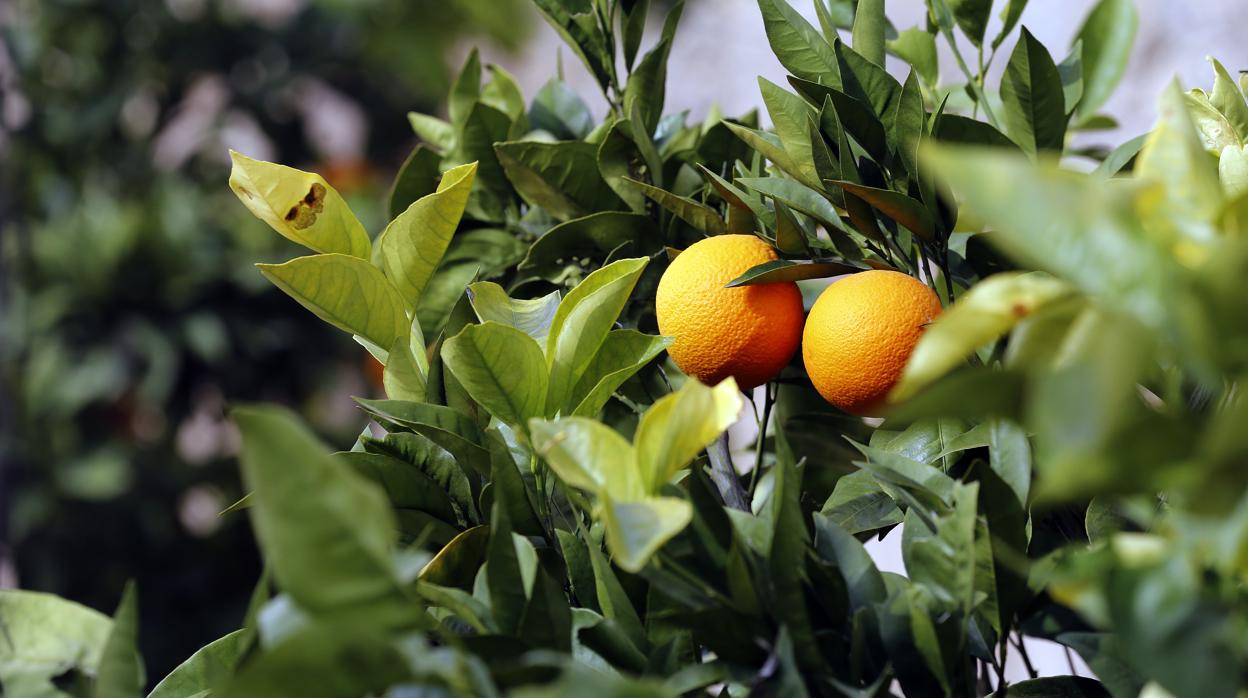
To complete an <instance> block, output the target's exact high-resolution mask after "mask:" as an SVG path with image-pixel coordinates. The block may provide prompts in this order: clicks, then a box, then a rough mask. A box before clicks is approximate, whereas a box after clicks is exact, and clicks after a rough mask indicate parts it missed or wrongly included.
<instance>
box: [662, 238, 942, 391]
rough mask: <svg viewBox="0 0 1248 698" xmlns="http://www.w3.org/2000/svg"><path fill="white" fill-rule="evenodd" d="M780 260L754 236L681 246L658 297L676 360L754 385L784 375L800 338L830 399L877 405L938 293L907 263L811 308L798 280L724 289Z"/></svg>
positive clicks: (702, 372)
mask: <svg viewBox="0 0 1248 698" xmlns="http://www.w3.org/2000/svg"><path fill="white" fill-rule="evenodd" d="M775 259H777V257H776V253H775V251H774V250H773V249H772V247H771V246H770V245H769V244H767V243H766V242H764V241H763V240H761V239H759V238H758V237H755V236H753V235H718V236H715V237H710V238H706V239H704V240H700V241H698V242H696V243H694V244H693V245H690V246H689V248H688V249H686V250H685V251H684V252H682V253H680V255H679V256H677V257H676V259H675V260H673V261H672V263H671V265H670V266H668V268H667V271H666V272H664V274H663V278H662V279H661V280H660V281H659V288H658V294H657V297H656V299H655V310H656V313H657V315H658V320H659V331H660V332H661V333H662V334H665V335H669V336H672V337H675V340H676V341H675V342H674V343H673V344H672V346H671V347H669V349H668V354H669V355H670V356H671V357H672V360H673V361H674V362H675V363H676V365H677V366H679V367H680V369H681V370H682V371H684V372H685V373H686V374H688V375H690V376H693V377H694V378H697V379H698V380H700V381H702V382H703V383H707V384H709V385H714V384H715V383H718V382H719V381H721V380H723V379H725V378H727V377H729V376H732V377H733V378H735V379H736V381H737V384H738V385H739V386H741V388H742V389H743V390H749V389H751V388H754V387H757V386H759V385H762V384H763V383H766V382H767V381H769V380H771V379H772V378H774V377H775V376H776V375H777V374H779V373H780V370H781V369H783V368H784V367H785V366H786V365H788V363H789V360H790V359H792V357H793V354H794V353H795V352H796V351H797V347H798V344H799V342H800V343H801V345H802V360H803V362H804V363H805V365H806V373H807V375H809V376H810V380H811V382H812V383H813V384H814V386H815V389H816V390H818V391H819V394H820V395H822V396H823V398H824V399H825V400H827V401H828V402H830V403H832V404H833V405H836V406H837V407H839V408H840V409H842V410H844V411H846V412H849V413H851V414H856V415H872V414H876V413H878V412H879V411H880V410H882V409H883V408H884V406H885V400H886V397H887V395H888V392H889V390H891V389H892V387H893V386H894V385H895V384H896V383H897V380H898V379H899V378H900V377H901V372H902V369H904V368H905V365H906V361H907V359H909V357H910V353H911V352H912V351H913V350H914V346H915V344H917V343H918V341H919V336H920V335H921V334H922V332H923V328H924V327H925V326H926V325H927V324H928V323H929V322H931V321H932V320H933V319H935V317H936V316H937V315H939V314H940V300H939V299H938V298H937V297H936V294H935V293H933V292H932V290H931V289H930V288H928V287H927V286H926V285H924V284H923V283H922V282H920V281H918V280H917V279H915V278H914V277H911V276H908V275H906V274H902V273H900V272H895V271H878V270H873V271H864V272H859V273H857V274H852V275H850V276H846V277H843V278H841V279H839V280H837V281H835V282H833V283H832V284H831V285H830V286H828V288H827V289H825V290H824V291H823V293H822V295H820V296H819V298H818V300H816V301H815V304H814V306H812V307H811V309H810V316H809V317H803V315H804V313H803V309H802V295H801V292H800V291H799V290H798V288H797V284H796V283H793V282H791V281H787V282H778V283H770V284H758V285H753V286H738V287H735V288H724V285H725V284H727V283H728V282H729V281H732V280H733V279H735V278H737V277H738V276H740V275H741V274H743V273H745V272H746V271H747V270H749V269H750V268H752V267H754V266H757V265H759V264H763V263H765V262H768V261H771V260H775ZM803 324H804V327H803Z"/></svg>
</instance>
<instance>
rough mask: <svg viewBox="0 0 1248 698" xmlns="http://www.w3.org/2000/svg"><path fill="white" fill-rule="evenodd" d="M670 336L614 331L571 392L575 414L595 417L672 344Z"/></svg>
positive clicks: (608, 335) (573, 412) (569, 401)
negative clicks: (644, 367)
mask: <svg viewBox="0 0 1248 698" xmlns="http://www.w3.org/2000/svg"><path fill="white" fill-rule="evenodd" d="M673 341H674V340H673V339H672V338H671V337H655V336H652V335H648V334H643V333H641V332H638V331H637V330H612V331H611V332H609V333H608V334H607V338H606V339H605V340H603V343H602V346H601V347H599V349H598V353H597V354H595V355H594V360H593V361H591V362H590V363H589V366H587V367H585V371H584V373H582V374H581V378H580V380H578V381H577V382H576V386H575V387H574V388H573V389H572V394H571V397H570V399H569V400H568V403H569V404H572V403H576V409H574V410H573V411H572V414H573V415H576V416H581V417H596V416H598V413H599V412H601V411H602V408H603V407H604V406H605V405H606V404H607V401H608V400H609V399H611V395H612V394H613V393H615V391H616V389H617V388H619V387H620V386H621V385H623V384H624V381H626V380H628V379H629V378H630V377H632V376H633V374H635V373H637V372H638V371H640V370H641V368H642V367H643V366H645V365H646V364H648V363H650V361H651V360H652V359H654V357H656V356H658V355H659V353H660V352H662V351H663V350H664V349H666V348H668V347H669V346H671V345H672V342H673Z"/></svg>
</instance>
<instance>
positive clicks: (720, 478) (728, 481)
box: [706, 431, 750, 511]
mask: <svg viewBox="0 0 1248 698" xmlns="http://www.w3.org/2000/svg"><path fill="white" fill-rule="evenodd" d="M706 455H707V456H708V457H709V458H710V459H711V480H712V481H713V482H714V483H715V487H716V489H718V490H719V496H721V497H723V498H724V505H725V506H728V507H731V508H733V509H739V510H740V511H749V510H750V503H749V500H748V499H747V498H746V496H745V489H744V488H742V487H741V478H740V477H739V476H738V475H737V469H736V468H734V467H733V465H732V455H731V454H729V452H728V432H727V431H725V432H724V433H722V434H720V435H719V437H718V438H716V439H715V440H714V441H712V442H711V444H710V445H709V446H707V447H706Z"/></svg>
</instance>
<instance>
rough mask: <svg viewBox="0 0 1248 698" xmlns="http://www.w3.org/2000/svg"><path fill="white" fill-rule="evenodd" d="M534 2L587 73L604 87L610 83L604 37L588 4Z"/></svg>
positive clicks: (611, 72)
mask: <svg viewBox="0 0 1248 698" xmlns="http://www.w3.org/2000/svg"><path fill="white" fill-rule="evenodd" d="M534 4H536V5H537V8H538V9H539V10H540V11H541V12H542V15H543V16H545V17H546V20H547V21H548V22H550V25H551V26H552V27H554V28H555V31H557V32H558V33H559V35H560V36H561V37H562V38H563V41H564V43H566V44H567V45H568V47H569V48H571V49H572V51H573V52H574V53H575V54H576V55H577V56H578V57H579V58H580V59H581V61H582V62H583V63H585V67H586V68H588V69H589V73H590V75H593V76H594V79H595V80H597V81H598V84H599V85H601V86H602V87H603V88H604V89H605V88H606V86H607V85H609V84H610V83H611V80H612V78H613V76H614V74H615V68H614V63H613V62H612V59H611V55H610V54H609V52H608V50H607V39H606V37H605V36H604V35H603V33H602V28H601V26H600V25H599V24H598V22H597V21H596V18H595V17H594V14H593V9H592V8H591V6H590V3H589V2H586V1H584V0H576V1H575V2H569V1H568V0H534Z"/></svg>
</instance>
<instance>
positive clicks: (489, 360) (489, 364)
mask: <svg viewBox="0 0 1248 698" xmlns="http://www.w3.org/2000/svg"><path fill="white" fill-rule="evenodd" d="M442 360H443V361H444V362H446V366H447V368H449V369H451V372H452V373H454V374H455V378H456V379H457V380H458V381H459V382H460V383H462V384H463V386H464V388H465V389H467V391H468V394H469V395H471V396H472V399H473V400H475V401H477V402H478V403H480V404H481V406H482V407H484V408H486V409H487V410H489V411H490V414H492V415H494V416H495V417H497V418H498V419H500V420H502V421H503V422H504V423H506V424H508V425H510V426H513V427H518V428H524V426H525V425H526V424H527V423H528V420H529V419H530V418H532V417H540V416H541V415H542V413H543V412H544V410H545V407H546V390H547V385H548V378H547V374H546V357H545V356H543V355H542V348H541V346H539V345H538V343H537V342H535V341H534V340H533V338H532V337H530V336H529V335H527V334H525V333H524V332H523V331H521V330H518V329H516V328H514V327H509V326H507V325H502V324H499V323H497V322H486V323H483V324H480V325H469V326H467V327H465V328H464V329H463V331H461V332H460V333H459V334H457V335H455V336H454V337H451V338H450V339H448V340H446V342H445V343H444V344H443V345H442Z"/></svg>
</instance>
